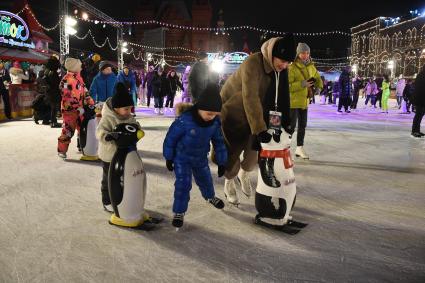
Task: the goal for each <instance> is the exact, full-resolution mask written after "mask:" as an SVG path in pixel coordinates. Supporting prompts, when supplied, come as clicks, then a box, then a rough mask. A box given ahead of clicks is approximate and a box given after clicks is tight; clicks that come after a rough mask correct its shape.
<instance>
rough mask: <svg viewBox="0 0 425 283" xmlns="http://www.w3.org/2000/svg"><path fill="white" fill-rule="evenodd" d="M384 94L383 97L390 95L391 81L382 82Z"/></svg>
mask: <svg viewBox="0 0 425 283" xmlns="http://www.w3.org/2000/svg"><path fill="white" fill-rule="evenodd" d="M381 89H382V96H383V97H390V83H388V82H386V81H384V82H382V87H381Z"/></svg>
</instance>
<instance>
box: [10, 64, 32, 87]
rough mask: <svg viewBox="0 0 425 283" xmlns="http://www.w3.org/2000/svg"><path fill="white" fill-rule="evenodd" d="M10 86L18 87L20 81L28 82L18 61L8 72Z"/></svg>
mask: <svg viewBox="0 0 425 283" xmlns="http://www.w3.org/2000/svg"><path fill="white" fill-rule="evenodd" d="M9 75H10V80H11V84H13V85H18V84H22V80H28V76H27V75H25V73H24V70H23V69H22V67H21V64H20V63H19V62H18V61H15V62H14V63H13V67H12V68H10V70H9Z"/></svg>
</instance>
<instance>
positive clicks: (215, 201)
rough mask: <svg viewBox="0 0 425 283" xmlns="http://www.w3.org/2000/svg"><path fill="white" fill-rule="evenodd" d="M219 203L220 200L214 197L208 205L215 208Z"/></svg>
mask: <svg viewBox="0 0 425 283" xmlns="http://www.w3.org/2000/svg"><path fill="white" fill-rule="evenodd" d="M219 202H220V199H218V198H216V197H214V198H212V199H210V203H211V204H212V205H214V206H216V205H217V204H218V203H219Z"/></svg>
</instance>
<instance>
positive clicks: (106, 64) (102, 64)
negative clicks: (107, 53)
mask: <svg viewBox="0 0 425 283" xmlns="http://www.w3.org/2000/svg"><path fill="white" fill-rule="evenodd" d="M108 67H111V68H112V67H113V66H112V64H111V63H109V62H108V61H102V62H100V63H99V71H101V72H102V71H103V70H105V69H106V68H108Z"/></svg>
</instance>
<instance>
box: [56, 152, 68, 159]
mask: <svg viewBox="0 0 425 283" xmlns="http://www.w3.org/2000/svg"><path fill="white" fill-rule="evenodd" d="M58 156H59V157H60V158H62V159H63V160H65V159H66V153H65V152H58Z"/></svg>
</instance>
